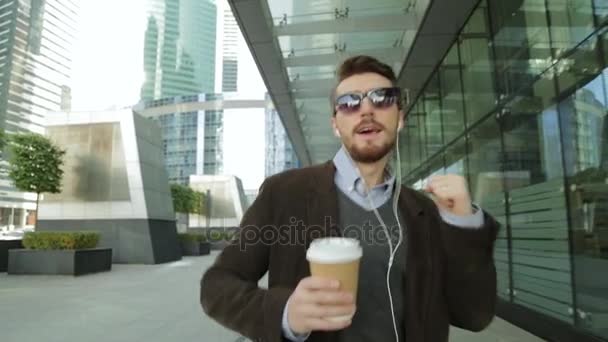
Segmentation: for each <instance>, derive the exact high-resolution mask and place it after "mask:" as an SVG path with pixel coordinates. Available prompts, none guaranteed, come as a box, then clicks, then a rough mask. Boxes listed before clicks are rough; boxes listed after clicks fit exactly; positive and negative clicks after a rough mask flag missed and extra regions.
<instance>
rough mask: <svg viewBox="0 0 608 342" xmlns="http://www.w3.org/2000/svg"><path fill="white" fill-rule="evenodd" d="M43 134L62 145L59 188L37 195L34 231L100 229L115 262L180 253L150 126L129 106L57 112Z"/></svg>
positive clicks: (156, 132)
mask: <svg viewBox="0 0 608 342" xmlns="http://www.w3.org/2000/svg"><path fill="white" fill-rule="evenodd" d="M47 135H48V136H49V138H50V139H51V140H52V141H53V142H54V143H55V144H56V145H57V146H59V147H60V148H61V149H63V150H65V151H66V154H65V157H64V160H65V164H64V167H63V170H64V175H63V180H62V189H61V192H60V193H58V194H45V195H44V196H43V200H42V201H41V202H40V208H39V216H38V225H37V228H36V229H37V230H39V231H48V230H51V231H78V230H93V231H97V232H99V233H100V236H101V238H100V243H99V244H100V246H101V247H109V248H112V259H113V261H114V262H115V263H139V264H157V263H163V262H168V261H174V260H178V259H180V258H181V252H180V250H179V244H178V241H177V233H176V227H175V215H174V213H173V206H172V204H171V192H170V190H169V180H168V177H167V173H166V171H165V167H164V164H163V162H162V145H161V139H160V129H159V128H158V126H157V125H156V124H155V123H154V122H151V121H150V120H147V119H145V118H143V117H141V116H139V115H137V114H134V113H133V111H132V110H131V109H121V110H111V111H96V112H58V113H52V114H51V115H49V116H48V121H47Z"/></svg>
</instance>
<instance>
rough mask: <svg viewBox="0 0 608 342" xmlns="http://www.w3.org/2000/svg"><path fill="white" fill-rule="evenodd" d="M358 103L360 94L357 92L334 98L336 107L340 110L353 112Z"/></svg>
mask: <svg viewBox="0 0 608 342" xmlns="http://www.w3.org/2000/svg"><path fill="white" fill-rule="evenodd" d="M360 104H361V96H359V95H357V94H344V95H342V96H340V97H338V98H337V99H336V109H337V110H338V111H341V112H346V113H348V112H354V111H356V110H357V109H359V105H360Z"/></svg>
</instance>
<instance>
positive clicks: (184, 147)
mask: <svg viewBox="0 0 608 342" xmlns="http://www.w3.org/2000/svg"><path fill="white" fill-rule="evenodd" d="M218 99H219V100H221V99H222V95H221V94H200V95H191V96H176V97H170V98H165V99H160V100H154V101H147V102H145V103H142V104H140V105H139V108H136V110H135V111H136V112H137V111H144V112H145V110H147V109H154V108H160V107H164V106H168V105H177V104H184V103H204V102H205V101H214V100H218ZM172 108H174V107H172ZM144 115H145V114H144ZM145 116H148V115H145ZM148 117H150V116H148ZM151 118H152V120H154V121H156V122H157V123H158V124H159V125H160V128H161V132H162V143H163V154H164V157H165V167H166V170H167V173H168V176H169V182H171V183H179V184H184V185H185V184H188V180H189V177H190V175H203V174H205V175H218V174H221V173H222V169H223V168H222V165H223V148H222V145H223V141H222V139H223V126H224V125H223V109H221V107H220V108H217V109H208V110H197V111H186V112H166V113H164V112H161V113H160V114H157V115H154V116H151Z"/></svg>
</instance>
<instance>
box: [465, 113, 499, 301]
mask: <svg viewBox="0 0 608 342" xmlns="http://www.w3.org/2000/svg"><path fill="white" fill-rule="evenodd" d="M501 149H502V148H501V141H500V130H499V126H498V122H497V121H496V119H495V118H494V116H490V117H489V118H488V119H486V120H485V121H484V122H482V123H481V125H479V126H477V127H476V128H475V129H474V130H472V131H471V133H470V136H469V156H468V161H469V168H468V170H467V173H468V176H469V188H470V189H471V196H472V198H473V202H474V203H476V204H477V205H479V206H480V207H482V208H483V209H484V210H485V211H487V212H488V213H490V214H491V215H492V216H493V217H494V218H495V219H496V220H497V221H498V222H500V223H501V229H500V230H499V232H498V238H497V240H496V244H495V248H494V259H495V265H496V273H497V281H498V295H499V296H500V297H502V298H504V299H509V296H510V289H511V286H510V280H509V250H508V242H507V236H508V235H507V228H506V220H505V194H504V190H503V173H502V161H501V157H500V153H498V151H500V150H501ZM458 150H461V148H458Z"/></svg>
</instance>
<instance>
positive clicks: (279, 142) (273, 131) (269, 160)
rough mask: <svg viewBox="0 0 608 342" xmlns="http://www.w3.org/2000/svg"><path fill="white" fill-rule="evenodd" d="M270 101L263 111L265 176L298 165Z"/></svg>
mask: <svg viewBox="0 0 608 342" xmlns="http://www.w3.org/2000/svg"><path fill="white" fill-rule="evenodd" d="M270 103H271V102H270V100H269V106H268V108H266V112H265V130H266V131H265V135H266V142H265V146H266V160H265V161H264V175H265V176H266V177H269V176H272V175H274V174H276V173H279V172H282V171H285V170H289V169H292V168H297V167H300V164H299V162H298V158H297V156H296V154H295V152H294V150H293V147H292V146H291V142H290V141H289V137H288V136H287V133H286V132H285V128H284V127H283V123H282V122H281V118H280V117H279V114H278V113H277V111H276V109H274V106H272V105H270Z"/></svg>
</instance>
